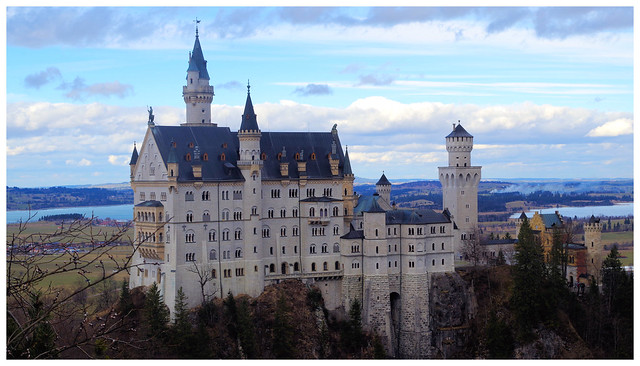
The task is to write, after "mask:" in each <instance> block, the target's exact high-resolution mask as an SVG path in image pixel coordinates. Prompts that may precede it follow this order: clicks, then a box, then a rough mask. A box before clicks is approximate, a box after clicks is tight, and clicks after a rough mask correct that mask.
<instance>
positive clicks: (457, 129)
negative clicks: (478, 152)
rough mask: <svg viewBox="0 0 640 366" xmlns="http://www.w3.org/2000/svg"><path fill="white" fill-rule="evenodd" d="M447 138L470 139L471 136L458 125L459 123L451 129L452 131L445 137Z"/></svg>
mask: <svg viewBox="0 0 640 366" xmlns="http://www.w3.org/2000/svg"><path fill="white" fill-rule="evenodd" d="M448 137H472V138H473V136H471V134H470V133H469V132H467V130H465V129H464V127H462V126H461V125H460V123H458V125H457V126H456V127H455V128H454V129H453V131H452V132H451V133H450V134H448V135H447V138H448Z"/></svg>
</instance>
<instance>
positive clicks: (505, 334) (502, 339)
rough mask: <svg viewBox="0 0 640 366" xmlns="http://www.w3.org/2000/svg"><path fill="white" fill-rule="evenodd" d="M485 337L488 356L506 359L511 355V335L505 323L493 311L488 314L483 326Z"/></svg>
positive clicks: (512, 346)
mask: <svg viewBox="0 0 640 366" xmlns="http://www.w3.org/2000/svg"><path fill="white" fill-rule="evenodd" d="M485 339H486V346H487V350H488V351H489V358H494V359H507V358H512V357H513V348H514V345H513V336H512V335H511V329H509V326H508V325H507V323H505V322H504V321H503V320H501V319H498V317H497V316H496V313H495V311H492V312H491V314H490V315H489V321H488V322H487V326H486V328H485Z"/></svg>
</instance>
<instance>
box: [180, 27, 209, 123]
mask: <svg viewBox="0 0 640 366" xmlns="http://www.w3.org/2000/svg"><path fill="white" fill-rule="evenodd" d="M209 80H210V78H209V72H208V71H207V61H206V60H205V59H204V55H203V53H202V47H201V46H200V37H199V36H198V28H196V40H195V43H194V44H193V51H191V52H190V53H189V67H188V68H187V85H185V86H184V87H182V97H183V98H184V102H185V104H186V107H187V121H186V122H187V123H186V124H198V125H203V124H204V125H212V126H215V124H214V123H211V103H212V102H213V96H214V93H213V86H211V85H209Z"/></svg>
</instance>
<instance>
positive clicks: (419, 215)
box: [386, 209, 451, 225]
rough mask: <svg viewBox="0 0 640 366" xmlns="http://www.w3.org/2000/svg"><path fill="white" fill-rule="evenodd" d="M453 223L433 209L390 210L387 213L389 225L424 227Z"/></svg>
mask: <svg viewBox="0 0 640 366" xmlns="http://www.w3.org/2000/svg"><path fill="white" fill-rule="evenodd" d="M448 222H451V220H449V218H447V216H445V215H444V214H443V213H441V212H436V211H434V210H431V209H424V210H390V211H387V217H386V223H387V225H399V224H402V225H424V224H439V223H448Z"/></svg>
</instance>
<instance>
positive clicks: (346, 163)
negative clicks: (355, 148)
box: [342, 149, 353, 175]
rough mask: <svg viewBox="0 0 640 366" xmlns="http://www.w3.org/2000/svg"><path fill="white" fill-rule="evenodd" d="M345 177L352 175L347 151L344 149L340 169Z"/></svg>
mask: <svg viewBox="0 0 640 366" xmlns="http://www.w3.org/2000/svg"><path fill="white" fill-rule="evenodd" d="M342 170H343V172H344V174H345V175H347V174H350V175H353V172H352V171H351V161H350V160H349V151H348V150H347V149H345V152H344V167H343V168H342Z"/></svg>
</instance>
